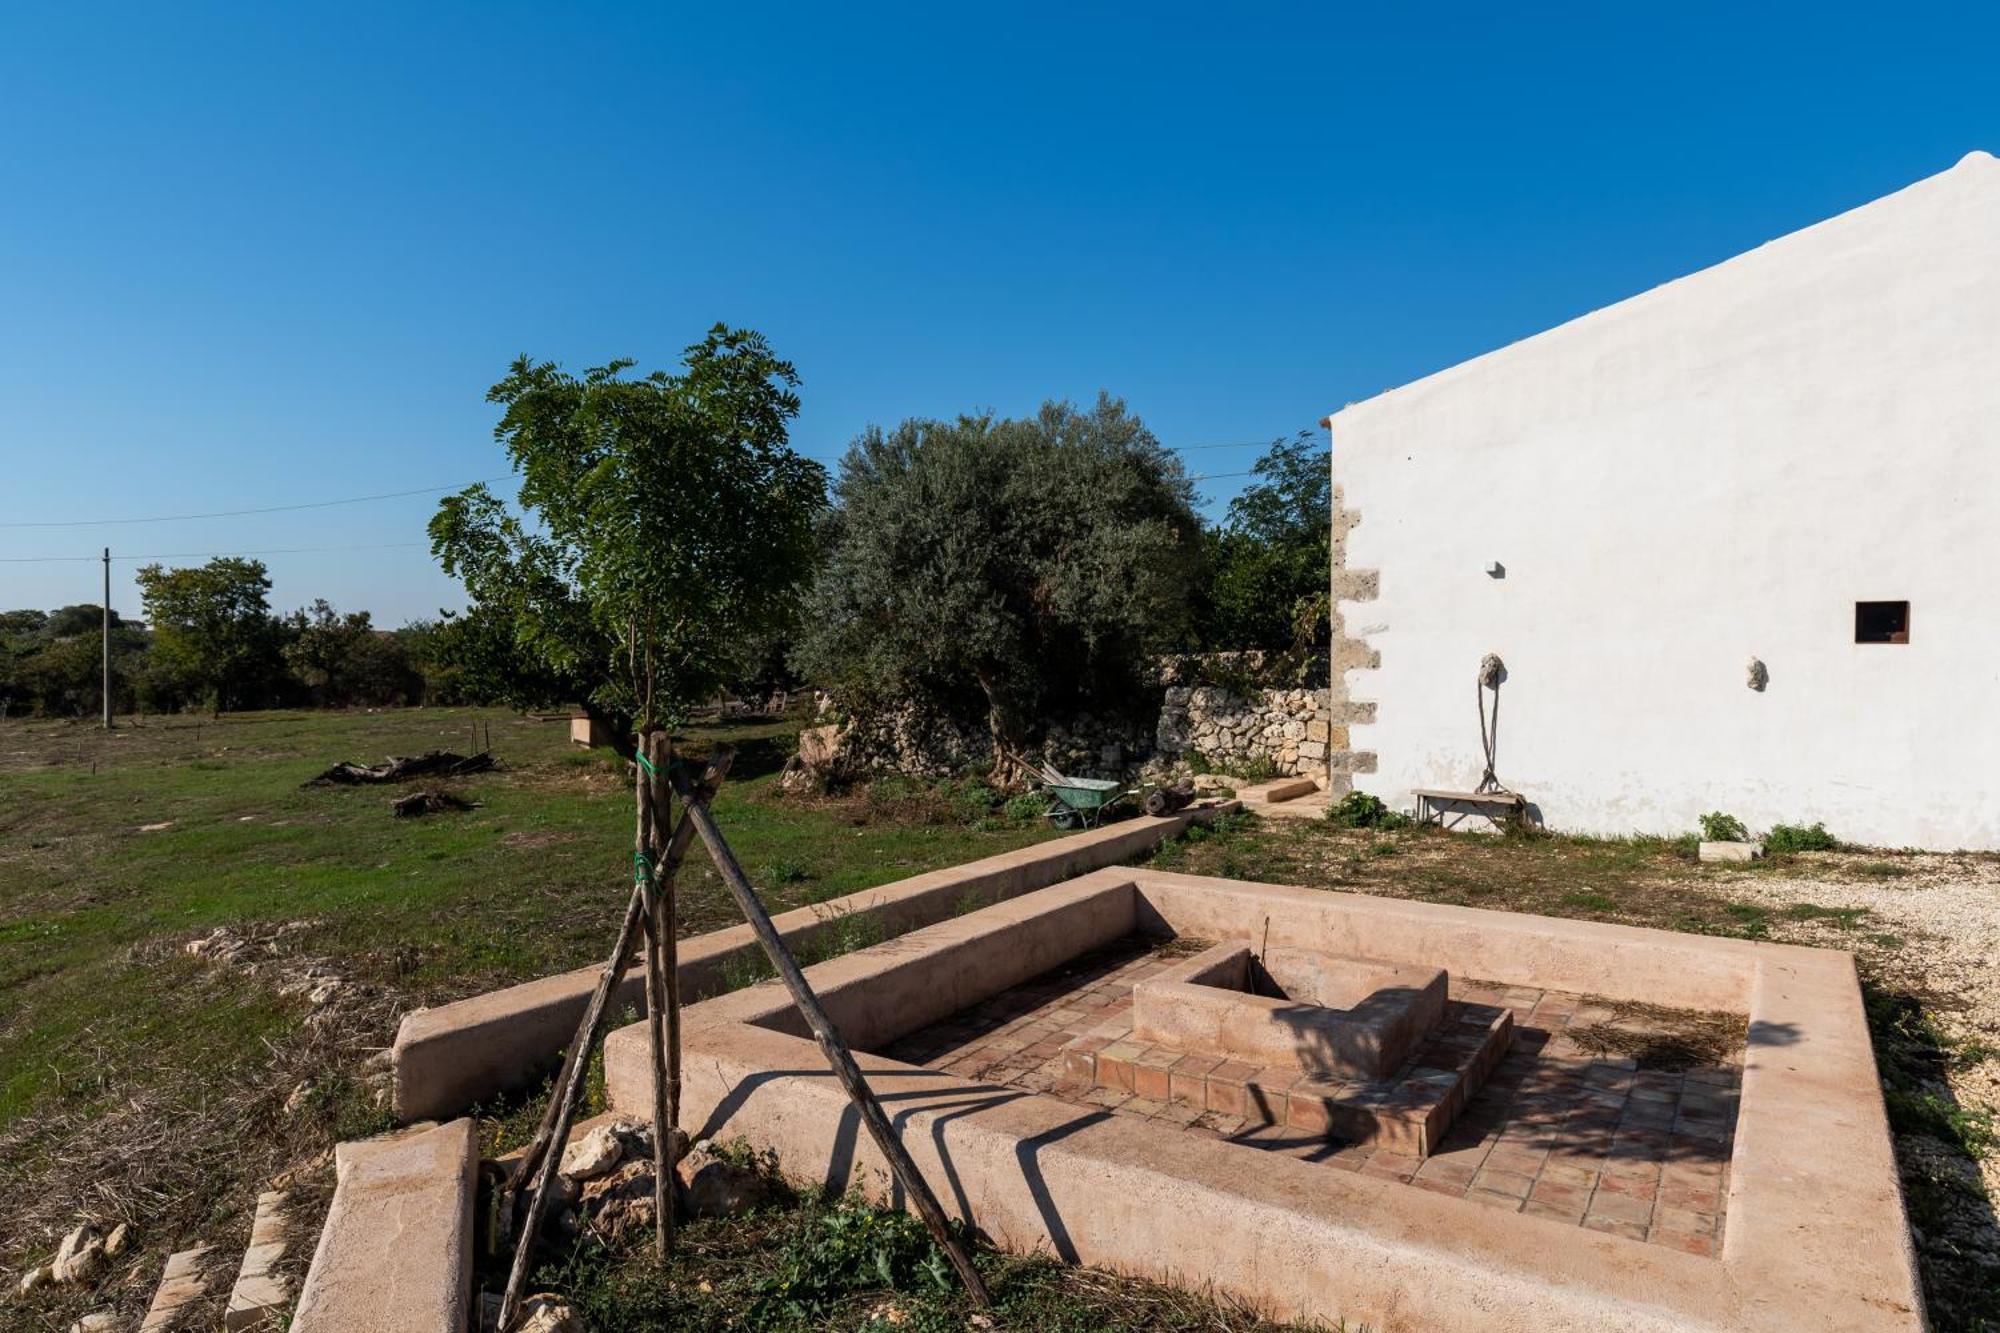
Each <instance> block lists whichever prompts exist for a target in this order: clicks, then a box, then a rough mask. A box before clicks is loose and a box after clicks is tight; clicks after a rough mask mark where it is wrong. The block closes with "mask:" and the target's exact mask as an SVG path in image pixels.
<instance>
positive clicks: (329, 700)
mask: <svg viewBox="0 0 2000 1333" xmlns="http://www.w3.org/2000/svg"><path fill="white" fill-rule="evenodd" d="M285 630H286V634H287V637H288V638H289V640H290V641H289V642H288V643H286V644H285V646H284V649H283V653H284V659H285V665H286V666H287V667H288V668H290V670H291V673H292V676H293V678H294V679H295V680H297V682H298V683H299V684H300V685H302V686H303V687H304V688H305V691H306V694H307V697H308V698H309V700H310V701H311V702H313V703H316V704H320V705H329V704H330V705H340V706H345V705H351V704H371V705H388V704H403V703H414V702H417V701H419V700H421V699H423V697H424V681H423V677H422V676H421V675H419V674H418V673H417V671H416V669H415V668H414V667H412V666H411V664H410V657H409V652H408V650H407V648H405V646H404V644H403V641H402V640H401V639H400V638H398V637H397V636H395V635H391V634H384V633H381V632H380V631H378V630H377V629H376V628H375V627H374V625H373V623H372V622H371V620H370V617H369V615H368V613H367V612H366V611H353V612H349V613H348V614H346V615H342V614H340V613H339V612H338V611H336V610H334V609H333V607H332V606H331V605H329V604H328V603H327V600H326V599H325V598H323V597H322V598H317V599H315V600H314V602H313V604H312V605H311V606H310V607H308V608H306V609H305V610H302V611H295V612H293V613H292V614H291V615H290V616H289V617H288V618H287V619H286V622H285Z"/></svg>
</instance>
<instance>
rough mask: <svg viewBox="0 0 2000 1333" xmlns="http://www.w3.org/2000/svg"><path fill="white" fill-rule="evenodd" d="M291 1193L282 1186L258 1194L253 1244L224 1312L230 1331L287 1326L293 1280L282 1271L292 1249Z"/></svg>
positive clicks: (234, 1332) (228, 1332) (251, 1231)
mask: <svg viewBox="0 0 2000 1333" xmlns="http://www.w3.org/2000/svg"><path fill="white" fill-rule="evenodd" d="M290 1198H291V1196H290V1195H288V1194H286V1193H284V1191H282V1190H268V1191H266V1192H265V1193H263V1194H260V1195H258V1196H257V1218H256V1220H255V1221H254V1222H252V1223H251V1224H250V1248H249V1249H247V1250H245V1251H244V1252H243V1266H242V1267H241V1268H240V1269H239V1270H237V1274H236V1286H235V1289H234V1290H232V1291H231V1292H230V1293H229V1308H228V1309H227V1310H226V1311H224V1312H223V1316H222V1327H223V1328H224V1329H225V1330H226V1333H246V1330H259V1331H260V1333H261V1331H262V1330H269V1329H278V1328H281V1327H283V1321H284V1315H285V1311H286V1310H287V1309H288V1308H289V1307H290V1306H291V1303H292V1281H291V1279H290V1278H289V1277H286V1276H285V1275H283V1274H282V1273H280V1272H278V1266H279V1265H280V1264H281V1263H282V1262H283V1261H284V1258H285V1256H286V1255H287V1254H290V1253H291V1250H292V1241H293V1234H292V1233H293V1228H292V1219H291V1213H290V1211H289V1208H288V1207H287V1205H288V1204H289V1202H290Z"/></svg>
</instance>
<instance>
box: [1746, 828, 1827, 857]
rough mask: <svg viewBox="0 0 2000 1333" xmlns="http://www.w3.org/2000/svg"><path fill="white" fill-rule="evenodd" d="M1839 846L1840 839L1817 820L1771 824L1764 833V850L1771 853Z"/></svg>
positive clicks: (1821, 849)
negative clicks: (1806, 822)
mask: <svg viewBox="0 0 2000 1333" xmlns="http://www.w3.org/2000/svg"><path fill="white" fill-rule="evenodd" d="M1839 847H1840V839H1838V838H1836V837H1834V836H1833V835H1832V834H1831V833H1828V832H1827V831H1826V825H1824V824H1822V823H1819V822H1817V821H1815V822H1813V823H1811V824H1773V825H1771V831H1770V832H1769V833H1766V834H1765V835H1764V850H1765V851H1767V852H1770V853H1772V854H1774V855H1775V854H1777V853H1779V852H1831V851H1835V850H1837V849H1838V848H1839Z"/></svg>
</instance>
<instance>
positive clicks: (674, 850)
mask: <svg viewBox="0 0 2000 1333" xmlns="http://www.w3.org/2000/svg"><path fill="white" fill-rule="evenodd" d="M733 757H734V755H733V753H732V752H730V751H728V750H726V749H720V748H718V749H717V751H716V755H715V758H714V759H713V760H712V761H711V762H710V763H709V766H708V771H707V772H706V773H705V774H703V775H702V780H701V786H700V794H701V796H702V797H703V799H710V798H712V797H713V796H714V793H715V791H716V789H717V788H719V787H720V786H721V785H722V780H723V778H724V777H725V776H726V775H727V773H728V771H729V764H730V760H731V759H732V758H733ZM694 837H695V831H694V828H693V826H692V824H691V823H690V822H689V820H688V819H687V817H686V816H685V815H683V816H682V818H681V821H680V823H679V824H677V825H675V827H674V833H673V838H672V840H671V841H670V842H669V843H668V844H667V850H666V855H665V856H663V857H662V858H661V859H660V865H659V868H658V870H657V872H656V875H655V878H656V879H665V880H666V881H667V882H669V883H671V882H672V880H673V877H674V876H675V875H676V874H678V873H679V871H680V867H681V862H682V861H684V860H685V859H686V858H687V850H688V848H689V847H690V846H691V845H692V844H693V842H694ZM643 890H644V886H643V884H635V885H634V886H633V888H632V896H631V898H630V900H629V901H628V902H627V904H626V907H625V919H624V920H623V921H622V922H621V923H620V924H619V929H618V942H617V944H616V945H614V946H613V948H612V954H611V961H610V962H609V963H607V964H606V966H605V969H604V972H603V975H601V976H600V977H599V978H598V980H597V989H596V990H595V991H593V992H592V993H591V997H590V1004H589V1005H588V1006H587V1007H586V1008H585V1009H584V1014H583V1021H582V1022H581V1023H579V1024H578V1025H577V1030H576V1038H575V1040H574V1041H572V1042H571V1043H570V1049H569V1052H568V1054H567V1055H566V1056H565V1057H564V1060H563V1068H562V1073H561V1074H560V1075H558V1076H557V1079H556V1088H555V1092H554V1094H553V1096H552V1097H551V1098H550V1101H549V1106H548V1110H547V1111H545V1112H544V1113H543V1115H542V1123H541V1125H540V1126H539V1127H538V1128H537V1129H536V1130H535V1137H534V1138H533V1139H531V1140H530V1141H529V1143H528V1147H527V1150H526V1151H525V1152H524V1153H523V1154H522V1156H521V1163H520V1165H519V1167H517V1168H516V1170H515V1173H514V1176H513V1178H512V1179H511V1180H509V1181H508V1182H507V1188H506V1191H505V1193H504V1196H503V1198H502V1199H501V1202H500V1217H501V1223H502V1225H503V1226H504V1225H507V1224H509V1223H511V1221H512V1219H513V1213H514V1206H515V1200H516V1198H517V1197H518V1196H519V1193H520V1189H521V1184H522V1182H523V1181H525V1180H527V1179H528V1177H529V1176H531V1175H532V1176H533V1177H534V1193H533V1195H532V1197H530V1199H529V1201H528V1216H527V1218H526V1220H525V1221H524V1222H523V1223H522V1226H521V1234H520V1237H519V1239H518V1240H517V1241H516V1242H515V1248H514V1263H513V1266H512V1268H511V1269H510V1270H509V1272H508V1275H507V1290H506V1293H505V1295H503V1296H502V1297H501V1301H500V1318H499V1321H498V1323H499V1326H500V1327H501V1328H503V1329H504V1328H507V1327H509V1326H511V1324H512V1323H513V1320H514V1316H515V1314H516V1312H517V1311H518V1309H519V1306H520V1302H521V1289H522V1287H524V1286H525V1285H526V1284H527V1279H528V1260H529V1258H530V1255H531V1254H532V1252H533V1250H534V1247H535V1237H536V1235H537V1234H538V1233H539V1232H540V1231H541V1226H542V1217H543V1214H544V1213H546V1212H547V1210H548V1202H549V1197H550V1189H549V1186H550V1185H551V1184H552V1183H553V1182H554V1180H555V1174H556V1170H557V1168H558V1167H560V1166H561V1164H562V1150H563V1145H564V1144H566V1143H568V1142H569V1131H570V1125H571V1123H572V1122H573V1121H574V1119H575V1117H576V1108H577V1103H578V1102H579V1101H580V1100H581V1098H582V1094H583V1085H584V1074H585V1072H586V1071H587V1070H588V1069H589V1067H590V1051H591V1049H592V1047H594V1046H595V1045H596V1042H597V1030H598V1028H599V1027H600V1026H601V1025H602V1023H603V1021H604V1011H605V1008H606V1006H607V1005H608V1004H609V1002H610V999H611V995H612V993H613V992H614V991H616V990H617V988H618V983H619V982H620V981H621V980H622V979H623V978H624V976H625V969H626V968H627V967H628V966H630V964H631V961H632V947H633V937H634V935H635V934H636V933H637V932H638V931H639V927H640V923H641V921H642V920H643V919H644V918H645V897H646V895H645V893H644V891H643Z"/></svg>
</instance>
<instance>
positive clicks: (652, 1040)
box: [632, 733, 674, 1263]
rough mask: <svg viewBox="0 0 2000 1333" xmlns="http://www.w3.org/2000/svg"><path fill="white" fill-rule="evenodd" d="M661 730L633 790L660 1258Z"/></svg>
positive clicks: (642, 754) (669, 1195) (666, 1194)
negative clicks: (656, 863) (656, 865)
mask: <svg viewBox="0 0 2000 1333" xmlns="http://www.w3.org/2000/svg"><path fill="white" fill-rule="evenodd" d="M657 739H658V736H657V733H654V734H649V735H646V736H642V737H640V738H639V749H638V755H639V762H638V763H636V764H634V765H633V766H632V767H633V770H634V774H635V780H634V782H633V784H632V785H633V789H634V792H635V794H636V795H635V799H636V801H637V805H638V811H637V813H638V819H637V824H636V832H635V833H634V842H633V849H634V851H633V867H634V873H635V875H636V876H637V879H638V882H639V890H640V892H641V894H642V895H643V896H644V899H645V903H644V921H645V924H646V941H645V945H644V948H645V950H646V1043H647V1045H648V1047H649V1048H650V1049H651V1054H652V1058H653V1255H654V1257H655V1258H657V1259H659V1260H660V1261H661V1262H663V1263H664V1262H665V1261H666V1258H667V1256H668V1255H669V1254H670V1253H672V1252H673V1247H674V1185H673V1177H672V1176H670V1175H669V1174H667V1173H668V1171H669V1170H671V1162H670V1158H671V1157H672V1155H673V1147H672V1145H673V1123H674V1122H673V1120H672V1118H671V1117H670V1116H669V1115H668V1113H667V1032H666V1019H667V1014H666V1008H667V993H666V992H667V988H666V983H665V981H664V979H663V978H662V977H661V975H660V970H661V969H660V962H661V952H662V947H663V943H662V935H663V931H664V925H663V923H664V922H665V919H666V918H665V915H664V914H663V913H662V912H661V911H660V886H659V885H658V884H657V883H656V882H655V880H654V876H653V854H654V852H655V851H656V850H658V845H659V844H660V843H662V842H664V841H665V840H664V839H663V838H661V837H660V836H659V834H658V829H657V824H658V820H659V818H660V817H661V815H662V814H663V813H664V812H663V811H661V810H659V809H658V808H657V807H656V805H655V804H654V800H653V797H654V791H655V789H656V788H657V787H658V786H659V782H658V779H657V776H656V775H657V773H658V764H657V758H658V756H659V755H660V753H661V748H660V746H659V745H658V744H657V743H656V741H657Z"/></svg>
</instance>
